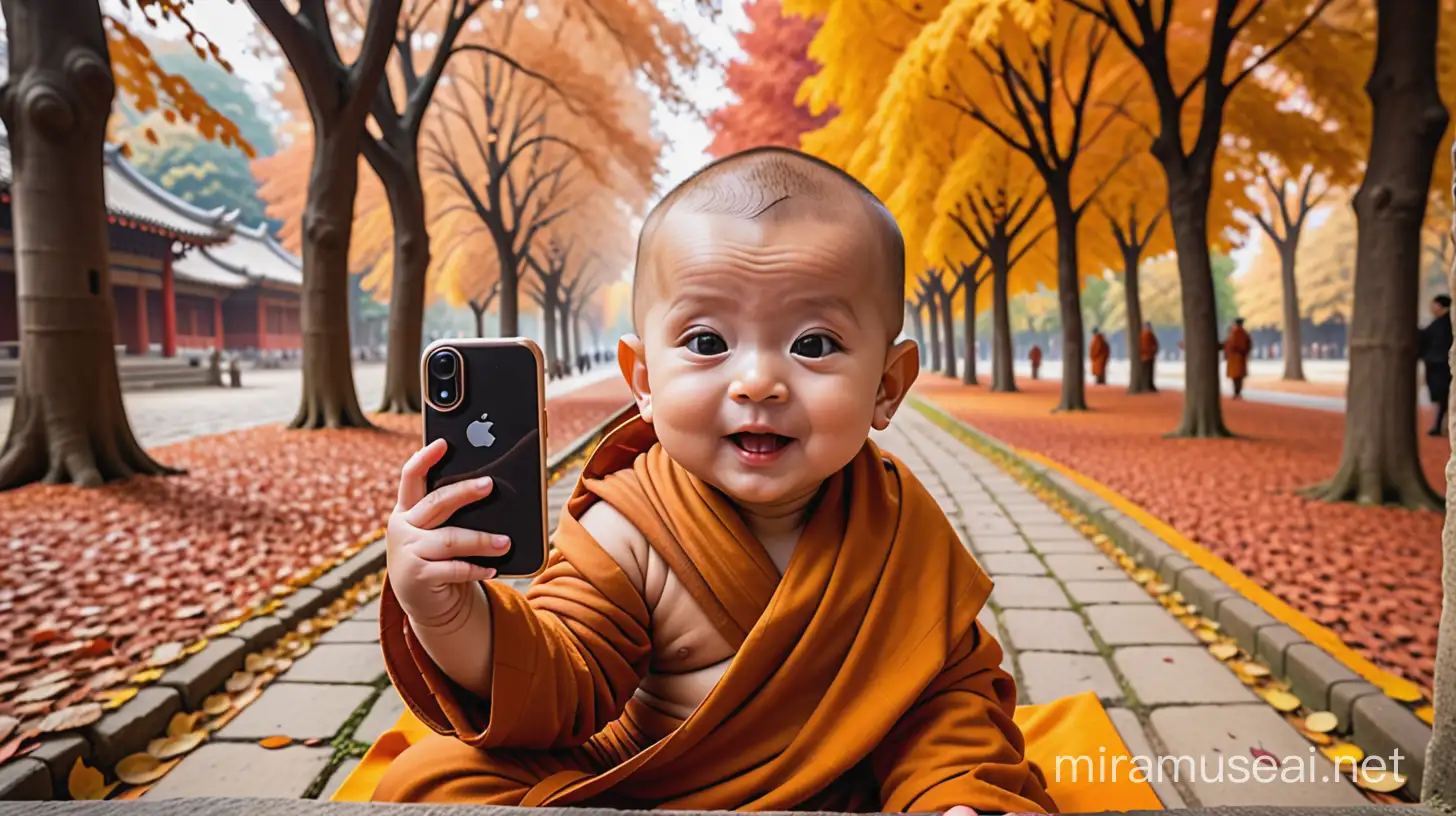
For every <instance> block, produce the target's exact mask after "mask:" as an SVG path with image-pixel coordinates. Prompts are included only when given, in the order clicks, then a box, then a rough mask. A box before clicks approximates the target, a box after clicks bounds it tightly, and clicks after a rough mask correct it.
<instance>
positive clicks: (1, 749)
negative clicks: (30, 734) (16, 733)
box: [0, 736, 25, 763]
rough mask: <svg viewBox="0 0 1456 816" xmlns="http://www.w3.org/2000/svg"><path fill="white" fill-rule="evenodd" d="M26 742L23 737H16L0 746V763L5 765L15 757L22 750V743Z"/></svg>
mask: <svg viewBox="0 0 1456 816" xmlns="http://www.w3.org/2000/svg"><path fill="white" fill-rule="evenodd" d="M24 741H25V737H23V736H22V737H16V738H14V739H12V740H10V741H9V742H7V743H5V744H3V745H0V763H4V762H5V761H6V760H8V759H10V758H11V757H13V756H15V752H16V751H18V750H20V743H22V742H24Z"/></svg>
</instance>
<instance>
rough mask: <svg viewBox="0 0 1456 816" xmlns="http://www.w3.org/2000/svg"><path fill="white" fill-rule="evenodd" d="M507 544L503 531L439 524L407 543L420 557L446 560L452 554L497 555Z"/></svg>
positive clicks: (459, 555) (504, 550)
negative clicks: (484, 531)
mask: <svg viewBox="0 0 1456 816" xmlns="http://www.w3.org/2000/svg"><path fill="white" fill-rule="evenodd" d="M510 548H511V540H510V539H509V538H506V537H505V536H503V535H494V534H492V533H480V532H476V531H475V530H465V529H462V528H460V527H442V528H440V529H438V530H432V531H430V532H428V533H425V534H424V535H422V536H420V538H419V539H418V540H417V541H415V542H414V543H413V544H411V545H410V552H411V554H413V555H414V556H416V557H417V558H419V559H420V560H422V561H449V560H451V559H455V558H471V557H476V558H479V557H491V556H495V557H499V556H502V555H505V554H506V552H507V551H509V550H510Z"/></svg>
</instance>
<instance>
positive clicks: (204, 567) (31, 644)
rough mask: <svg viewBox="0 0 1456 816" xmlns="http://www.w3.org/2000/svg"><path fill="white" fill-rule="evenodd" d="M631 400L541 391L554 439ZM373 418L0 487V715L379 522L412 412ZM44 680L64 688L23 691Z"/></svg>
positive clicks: (616, 392)
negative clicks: (87, 486) (116, 473)
mask: <svg viewBox="0 0 1456 816" xmlns="http://www.w3.org/2000/svg"><path fill="white" fill-rule="evenodd" d="M629 399H630V393H629V392H628V391H627V388H626V386H625V384H623V383H622V382H621V380H620V379H618V378H611V379H608V380H605V381H603V382H601V383H597V384H594V385H591V386H588V387H586V388H583V389H580V390H578V391H576V392H574V393H571V394H568V395H566V396H563V397H561V398H558V399H553V400H550V401H549V402H548V403H547V410H548V412H549V414H550V418H551V422H550V433H549V434H548V440H547V447H548V449H549V450H550V451H552V452H553V453H554V452H556V451H558V450H561V449H563V448H564V447H566V446H567V445H568V444H570V443H571V442H572V441H574V440H575V439H577V438H578V437H579V436H581V435H582V434H583V433H586V432H588V431H590V430H591V429H592V428H593V427H595V426H596V425H597V424H599V423H601V422H602V421H603V420H605V419H607V418H608V417H609V416H610V415H611V414H613V413H614V412H616V411H617V410H620V409H621V408H622V407H623V406H624V405H625V404H626V403H627V401H628V400H629ZM372 420H373V421H374V422H376V423H377V424H378V426H379V429H378V430H373V431H360V430H349V431H335V430H322V431H306V432H305V431H290V430H286V429H284V428H282V427H278V426H274V427H263V428H253V429H248V430H242V431H236V432H233V433H226V434H219V435H215V436H209V437H202V438H198V439H193V440H189V441H186V442H181V443H178V444H174V445H167V446H165V447H162V448H159V449H156V450H154V451H153V453H154V454H155V455H156V457H157V459H158V460H160V461H162V462H165V463H167V464H169V465H175V466H178V467H182V468H185V469H186V470H187V474H186V475H184V476H173V477H165V478H138V479H132V480H130V481H127V482H123V483H119V484H113V485H107V486H105V487H101V488H98V489H94V490H80V489H77V488H73V487H48V486H43V485H33V486H30V487H25V488H22V489H19V490H13V491H10V492H7V493H0V530H3V531H4V532H3V534H0V551H3V558H0V681H6V682H5V684H4V686H3V688H4V691H3V693H0V715H3V714H13V715H15V716H18V717H20V718H21V719H22V720H28V719H29V718H35V717H44V716H45V715H46V714H49V713H50V712H51V711H53V710H59V709H60V708H64V707H65V706H64V705H61V703H66V704H70V703H72V702H78V701H79V700H81V699H83V698H85V697H87V696H90V695H92V694H94V693H95V692H97V691H100V690H101V689H104V688H108V687H111V686H114V685H117V684H119V683H122V682H125V681H126V680H127V679H128V678H132V677H134V676H135V675H136V674H137V673H138V672H141V671H142V670H144V669H146V668H147V666H146V665H145V664H146V663H147V661H148V660H150V659H153V658H154V657H155V655H156V654H157V653H159V651H166V649H165V648H164V649H162V650H158V647H170V646H171V645H172V644H182V643H194V642H196V641H198V640H199V639H200V638H201V637H202V636H203V633H204V632H206V631H207V629H208V628H209V627H210V626H212V625H213V624H215V623H219V622H222V621H226V620H230V619H234V618H236V617H238V616H239V615H240V614H242V613H243V612H245V611H246V610H249V609H251V608H255V607H257V606H259V605H260V604H262V603H264V602H266V601H268V600H269V599H270V598H271V597H273V593H274V589H275V587H279V586H281V585H284V584H286V583H287V581H288V579H289V578H290V577H291V576H294V575H296V574H299V573H307V572H308V571H309V570H310V569H312V568H314V567H316V566H319V565H322V564H326V563H328V562H329V561H332V560H334V559H336V558H337V557H338V556H339V554H340V553H341V551H343V550H344V549H346V548H347V547H349V546H350V545H352V544H354V543H355V542H356V541H357V540H358V539H359V538H360V537H361V536H364V535H366V534H368V533H370V532H371V531H373V530H376V529H378V528H379V527H380V526H382V525H383V523H384V519H385V517H386V515H387V514H388V512H389V510H390V508H391V507H392V506H393V504H394V500H395V493H396V488H397V484H398V478H399V468H400V466H401V465H402V464H403V463H404V461H405V460H406V459H407V458H409V456H410V454H411V453H412V452H414V451H415V450H416V449H417V448H418V447H419V446H420V432H419V421H420V420H419V417H417V416H395V415H379V416H374V417H372ZM179 657H180V655H179ZM158 665H161V664H160V663H158ZM63 670H64V671H69V672H70V673H69V674H64V673H62V674H57V672H58V671H63ZM43 675H46V676H43ZM38 680H45V681H47V684H55V683H59V684H63V685H64V687H63V688H60V689H57V690H55V691H54V692H51V690H50V689H45V690H44V691H41V692H37V693H33V694H31V695H30V698H28V701H27V702H23V703H22V702H18V699H19V698H23V697H25V696H26V693H27V692H29V691H30V690H31V689H32V688H33V687H34V686H36V685H44V684H37V682H36V681H38ZM137 682H140V681H137ZM73 684H74V686H75V687H76V689H75V691H72V685H73ZM62 692H70V693H69V694H67V695H65V696H62ZM37 697H43V698H44V699H40V700H36V699H35V698H37ZM10 747H11V746H9V745H7V746H6V748H7V749H9V748H10Z"/></svg>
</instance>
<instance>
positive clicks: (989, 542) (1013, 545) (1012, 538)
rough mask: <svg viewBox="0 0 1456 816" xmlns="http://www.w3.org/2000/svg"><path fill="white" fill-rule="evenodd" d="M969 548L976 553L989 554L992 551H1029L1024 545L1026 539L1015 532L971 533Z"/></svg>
mask: <svg viewBox="0 0 1456 816" xmlns="http://www.w3.org/2000/svg"><path fill="white" fill-rule="evenodd" d="M970 535H971V549H972V550H974V551H975V552H976V554H977V555H990V554H992V553H1024V552H1028V551H1030V549H1031V548H1030V547H1028V546H1027V545H1026V539H1024V538H1022V537H1021V536H1019V535H1016V534H1014V533H1013V534H1010V535H1006V534H1002V535H984V534H981V533H971V534H970Z"/></svg>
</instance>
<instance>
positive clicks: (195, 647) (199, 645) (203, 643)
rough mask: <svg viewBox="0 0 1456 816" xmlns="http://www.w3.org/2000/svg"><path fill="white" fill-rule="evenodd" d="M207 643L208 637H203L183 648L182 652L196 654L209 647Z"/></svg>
mask: <svg viewBox="0 0 1456 816" xmlns="http://www.w3.org/2000/svg"><path fill="white" fill-rule="evenodd" d="M207 643H208V640H207V638H203V639H201V640H199V641H197V642H196V643H194V644H192V645H191V646H188V647H187V648H185V649H183V650H182V654H184V655H189V656H190V655H195V654H197V653H198V652H200V651H202V650H203V649H206V648H207Z"/></svg>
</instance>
